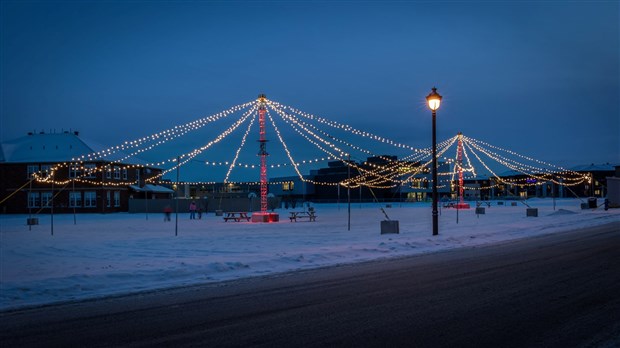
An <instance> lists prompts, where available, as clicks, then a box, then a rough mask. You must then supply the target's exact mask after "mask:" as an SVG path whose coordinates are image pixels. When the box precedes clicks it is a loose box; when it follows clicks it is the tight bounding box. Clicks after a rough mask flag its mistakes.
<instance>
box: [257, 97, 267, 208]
mask: <svg viewBox="0 0 620 348" xmlns="http://www.w3.org/2000/svg"><path fill="white" fill-rule="evenodd" d="M258 99H259V102H260V106H259V107H258V124H259V132H260V138H259V140H258V141H259V143H260V151H259V152H258V155H259V156H260V211H261V212H262V213H266V212H267V156H269V154H268V153H267V139H266V138H265V111H266V107H265V95H264V94H261V95H259V96H258Z"/></svg>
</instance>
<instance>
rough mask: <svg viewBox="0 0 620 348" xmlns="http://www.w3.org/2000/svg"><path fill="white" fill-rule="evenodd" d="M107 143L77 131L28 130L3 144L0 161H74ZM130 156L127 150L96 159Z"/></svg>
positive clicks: (111, 159) (130, 159) (99, 149)
mask: <svg viewBox="0 0 620 348" xmlns="http://www.w3.org/2000/svg"><path fill="white" fill-rule="evenodd" d="M105 149H107V147H105V146H103V145H100V144H97V143H95V142H92V141H85V140H83V139H82V138H80V137H79V136H78V133H77V132H63V133H39V134H35V133H28V135H26V136H23V137H19V138H17V139H13V140H10V141H7V142H5V143H2V144H0V154H1V155H0V162H4V163H29V162H39V163H60V162H70V161H72V160H73V159H77V158H79V157H81V156H83V155H88V154H92V153H96V152H98V151H103V150H105ZM125 157H127V154H125V153H123V152H120V151H119V152H116V153H114V154H111V155H108V156H106V157H105V158H96V159H93V161H105V162H110V161H119V160H121V159H123V158H125ZM121 162H122V163H132V164H146V162H144V161H142V160H139V159H136V158H135V157H133V158H129V159H127V160H123V161H121Z"/></svg>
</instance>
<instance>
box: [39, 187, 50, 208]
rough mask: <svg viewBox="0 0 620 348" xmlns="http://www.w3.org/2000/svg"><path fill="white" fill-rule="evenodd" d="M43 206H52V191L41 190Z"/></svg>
mask: <svg viewBox="0 0 620 348" xmlns="http://www.w3.org/2000/svg"><path fill="white" fill-rule="evenodd" d="M41 206H42V207H47V208H49V207H51V206H52V192H49V191H47V192H41Z"/></svg>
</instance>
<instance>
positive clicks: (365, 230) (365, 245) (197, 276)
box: [0, 199, 620, 309]
mask: <svg viewBox="0 0 620 348" xmlns="http://www.w3.org/2000/svg"><path fill="white" fill-rule="evenodd" d="M600 201H601V200H599V202H600ZM527 203H528V204H529V205H530V206H532V207H535V208H538V209H539V211H538V214H539V215H538V217H526V207H525V206H524V205H523V204H521V203H518V205H517V206H510V203H509V202H507V203H506V204H507V205H506V206H498V205H497V203H495V202H494V203H493V205H492V206H491V207H490V208H489V207H486V214H485V215H479V216H477V215H476V214H475V213H474V211H475V209H471V210H461V211H459V222H458V224H457V223H456V214H457V212H456V210H454V209H442V210H441V216H440V219H439V220H440V221H439V233H440V235H439V236H435V237H433V236H432V235H431V210H430V205H429V204H428V203H403V204H399V203H392V207H391V208H386V207H385V204H382V205H379V204H364V205H360V204H358V203H353V204H352V206H351V230H350V231H348V230H347V206H346V204H340V205H336V204H324V205H323V204H315V205H313V206H314V208H315V209H316V211H317V216H318V218H317V221H316V222H297V223H291V222H289V220H288V218H287V217H288V215H289V214H288V212H287V210H279V211H278V212H279V213H280V218H281V221H280V222H279V223H273V224H252V223H246V222H241V223H237V222H224V221H223V220H222V217H216V216H214V215H213V214H208V215H206V216H203V219H202V220H189V219H188V214H179V230H178V232H179V234H178V236H175V230H174V227H175V221H174V215H173V220H172V222H164V221H163V215H162V214H149V215H148V220H147V216H146V215H145V214H126V213H121V214H106V215H102V214H89V215H77V224H74V223H73V215H55V216H54V235H53V236H52V235H51V228H50V216H49V215H40V216H38V217H39V220H40V221H39V223H40V224H39V225H37V226H32V230H29V228H28V226H26V224H25V223H26V217H27V216H24V215H8V216H7V215H2V216H0V290H1V291H0V309H10V308H17V307H21V306H27V305H38V304H45V303H51V302H56V301H67V300H74V299H83V298H92V297H100V296H106V295H112V294H123V293H129V292H136V291H143V290H151V289H160V288H166V287H173V286H182V285H190V284H199V283H204V282H214V281H221V280H228V279H235V278H242V277H249V276H257V275H263V274H270V273H277V272H285V271H292V270H297V269H305V268H314V267H323V266H329V265H335V264H341V263H351V262H359V261H366V260H373V259H378V258H386V257H398V256H405V255H415V254H420V253H428V252H436V251H441V250H446V249H451V248H458V247H463V246H475V245H482V244H489V243H497V242H502V241H507V240H511V239H517V238H524V237H528V236H534V235H541V234H548V233H556V232H562V231H566V230H571V229H576V228H579V227H586V226H595V225H601V224H606V223H617V224H618V226H619V231H620V209H612V210H608V211H604V210H603V209H602V207H601V208H598V209H596V210H590V209H588V210H581V209H580V203H581V201H579V200H576V199H562V200H556V205H557V206H556V210H554V209H553V201H552V200H551V199H546V200H543V199H530V200H528V201H527ZM380 207H384V209H385V211H386V213H387V214H388V215H389V217H390V219H392V220H398V221H399V224H400V234H385V235H381V234H380V221H381V220H384V219H385V217H384V215H383V213H382V212H381V210H380ZM296 210H299V209H296Z"/></svg>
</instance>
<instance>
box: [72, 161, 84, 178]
mask: <svg viewBox="0 0 620 348" xmlns="http://www.w3.org/2000/svg"><path fill="white" fill-rule="evenodd" d="M81 176H82V166H81V165H79V164H72V165H71V167H69V177H70V178H79V177H81Z"/></svg>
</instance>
